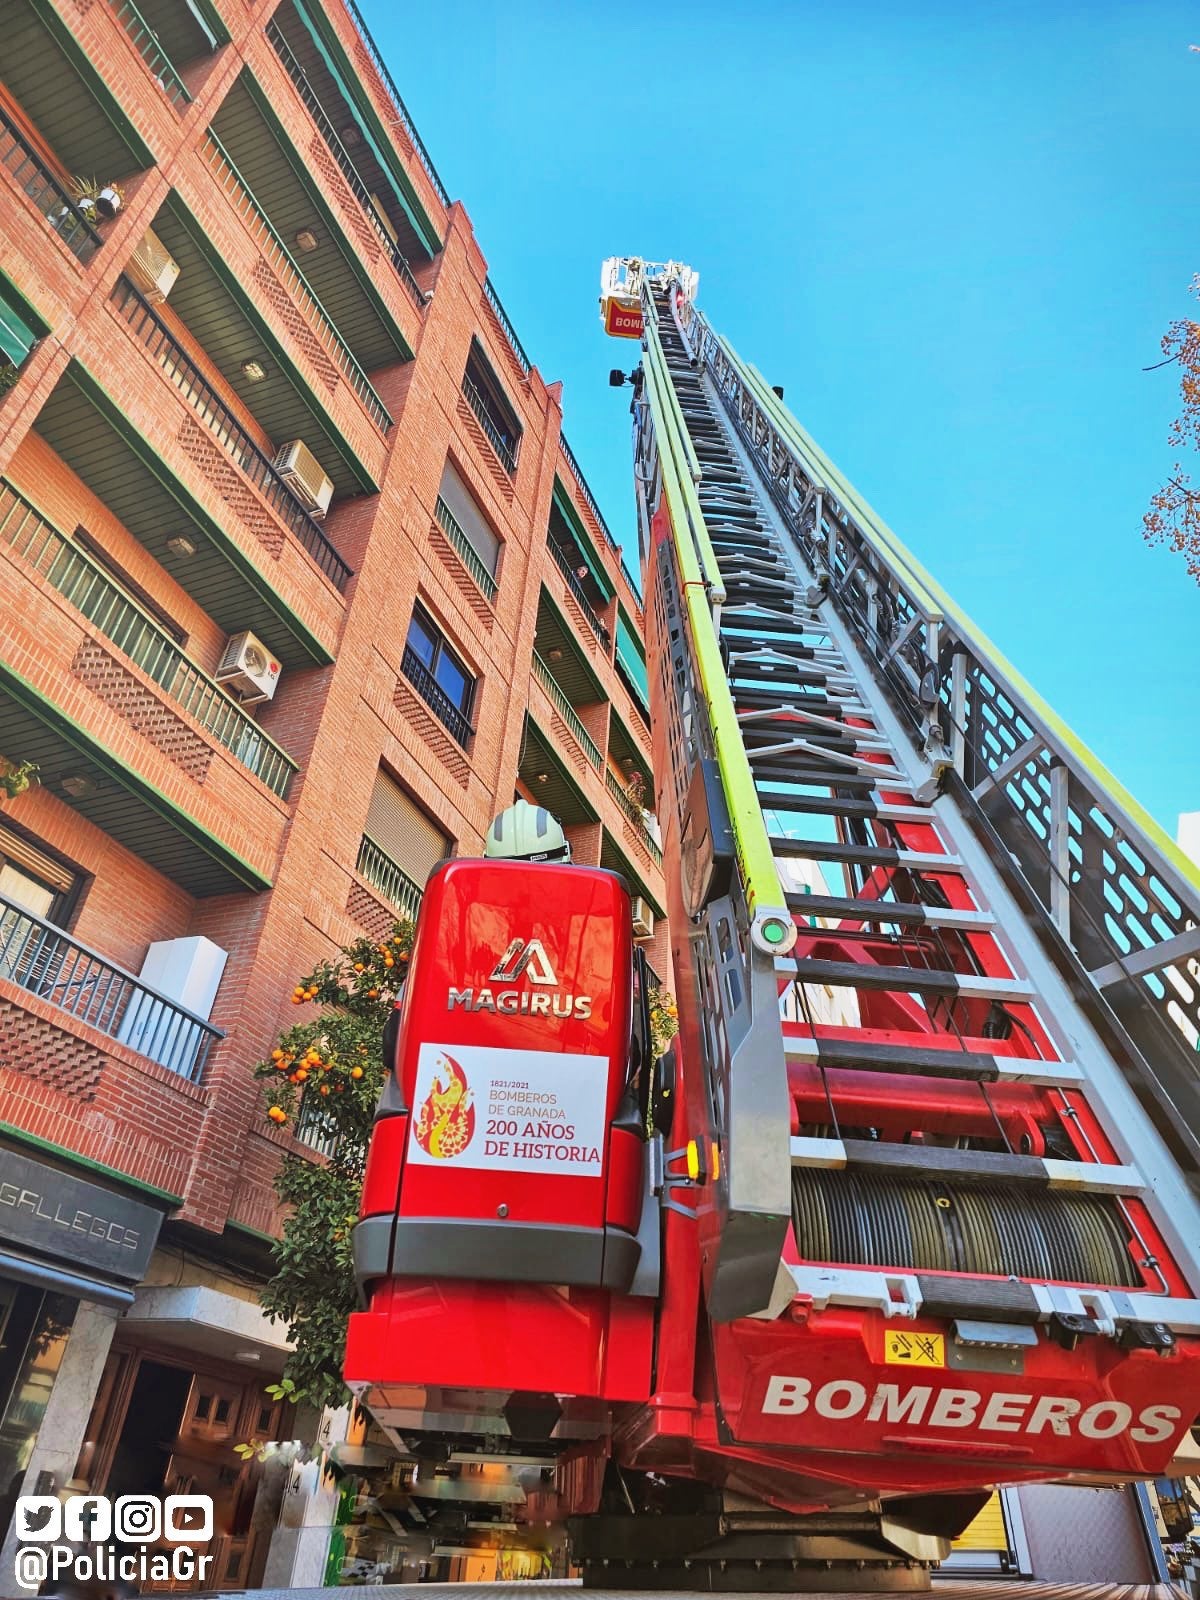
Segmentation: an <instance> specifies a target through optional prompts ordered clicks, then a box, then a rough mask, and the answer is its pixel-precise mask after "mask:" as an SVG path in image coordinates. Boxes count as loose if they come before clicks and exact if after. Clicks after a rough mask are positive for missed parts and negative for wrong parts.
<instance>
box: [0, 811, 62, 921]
mask: <svg viewBox="0 0 1200 1600" xmlns="http://www.w3.org/2000/svg"><path fill="white" fill-rule="evenodd" d="M75 884H76V877H75V874H74V873H73V872H71V871H70V870H69V869H68V868H67V867H65V866H64V865H63V864H62V863H61V862H59V861H56V860H55V859H54V857H53V856H50V855H47V854H46V853H45V852H44V851H42V850H39V849H38V848H37V846H36V845H33V844H30V843H29V841H28V840H26V839H25V838H23V837H22V836H21V835H20V834H18V833H16V832H14V831H13V830H12V829H11V828H7V827H3V826H0V901H7V902H8V904H9V905H10V906H16V907H18V908H19V909H20V910H21V911H28V912H29V913H31V914H32V915H33V916H35V917H42V918H45V919H46V920H47V921H56V920H57V921H62V920H63V916H64V913H65V911H66V909H67V906H68V904H69V902H70V900H71V898H72V891H73V890H74V888H75ZM4 909H5V908H4V907H3V906H0V912H2V911H3V910H4Z"/></svg>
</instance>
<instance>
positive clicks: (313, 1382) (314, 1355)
mask: <svg viewBox="0 0 1200 1600" xmlns="http://www.w3.org/2000/svg"><path fill="white" fill-rule="evenodd" d="M412 933H413V927H412V923H411V922H407V921H406V922H398V923H396V924H395V926H394V927H393V929H392V931H391V933H390V934H389V935H388V937H387V938H386V939H384V940H371V939H365V938H364V939H359V940H356V941H355V942H354V943H353V944H350V945H347V946H345V948H344V949H342V950H341V951H340V952H339V953H338V955H337V956H336V957H335V958H334V959H333V960H332V961H326V962H322V963H321V964H320V965H319V966H318V967H316V968H314V970H313V971H312V972H310V973H309V974H308V975H307V977H304V978H301V980H300V981H299V983H297V985H296V987H295V989H294V990H293V991H292V997H291V998H292V1004H293V1005H295V1006H296V1007H297V1008H300V1009H301V1011H302V1018H301V1020H300V1021H298V1022H297V1023H296V1024H295V1026H293V1027H291V1028H288V1029H286V1030H285V1031H284V1033H283V1034H282V1035H281V1037H280V1040H279V1043H278V1045H276V1047H275V1049H274V1050H273V1051H272V1052H271V1055H270V1057H269V1058H268V1059H267V1060H265V1061H260V1062H259V1064H258V1065H257V1067H256V1068H255V1069H254V1070H255V1076H256V1077H258V1078H259V1079H261V1080H262V1084H263V1090H264V1097H265V1101H266V1104H265V1112H266V1115H267V1117H268V1119H269V1120H270V1121H271V1122H272V1123H274V1124H275V1125H276V1126H277V1127H281V1128H292V1129H295V1130H298V1131H299V1133H300V1135H301V1139H302V1140H303V1141H304V1142H305V1143H307V1144H309V1145H311V1146H313V1147H315V1149H316V1150H318V1151H320V1152H323V1158H322V1156H321V1155H314V1154H300V1153H299V1152H291V1151H289V1152H288V1153H287V1154H285V1156H284V1158H283V1162H282V1164H281V1166H280V1169H279V1174H278V1176H277V1178H276V1182H275V1188H276V1192H277V1194H278V1195H279V1197H280V1199H281V1200H283V1201H285V1202H286V1203H287V1206H288V1208H289V1210H288V1215H287V1220H286V1221H285V1223H284V1227H283V1236H282V1238H281V1239H279V1240H278V1241H277V1242H276V1244H275V1246H274V1256H275V1263H274V1264H275V1272H274V1276H273V1277H272V1278H271V1281H270V1282H269V1283H268V1284H267V1287H266V1289H265V1290H264V1292H263V1295H262V1307H263V1310H264V1311H265V1312H266V1313H267V1315H268V1316H269V1317H270V1318H271V1319H272V1320H273V1321H277V1322H285V1323H286V1324H287V1328H288V1335H289V1337H290V1339H291V1342H292V1351H291V1353H290V1355H289V1356H288V1359H287V1365H286V1367H285V1368H284V1374H283V1377H284V1382H285V1384H286V1386H287V1393H288V1396H289V1398H292V1399H295V1400H302V1401H306V1402H308V1403H309V1404H311V1405H315V1406H322V1405H334V1406H336V1405H340V1404H341V1403H342V1401H343V1400H344V1398H345V1390H344V1388H343V1385H342V1356H343V1352H344V1349H345V1342H346V1322H347V1319H348V1318H349V1316H350V1313H351V1311H353V1309H354V1303H355V1302H354V1270H353V1260H352V1257H351V1249H350V1231H351V1229H352V1228H353V1226H354V1223H355V1222H356V1221H357V1218H358V1203H359V1196H360V1194H361V1191H362V1181H363V1171H364V1167H365V1165H366V1155H367V1143H368V1141H369V1139H370V1136H371V1124H372V1121H373V1118H374V1113H375V1105H376V1102H377V1100H378V1098H379V1091H380V1088H381V1086H382V1083H383V1073H384V1068H383V1055H382V1038H383V1029H384V1024H385V1023H386V1021H387V1017H388V1013H389V1012H390V1011H391V1009H392V1005H393V1002H394V1001H395V999H396V996H397V994H398V992H399V989H400V986H401V984H402V983H403V981H404V974H405V972H406V971H407V967H408V958H409V952H410V950H411V947H412Z"/></svg>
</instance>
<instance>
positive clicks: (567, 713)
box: [533, 650, 603, 772]
mask: <svg viewBox="0 0 1200 1600" xmlns="http://www.w3.org/2000/svg"><path fill="white" fill-rule="evenodd" d="M533 675H534V677H535V678H536V679H537V681H538V682H539V683H540V684H541V686H542V688H543V689H544V690H545V691H546V693H547V694H548V695H549V696H550V699H551V700H552V701H553V703H554V709H555V710H556V711H557V712H558V714H559V716H560V717H561V718H562V719H563V721H564V722H565V723H566V725H567V727H568V728H570V730H571V732H572V733H573V734H574V735H575V738H576V740H577V742H578V744H579V747H580V749H581V750H582V751H583V753H584V755H585V756H586V757H587V758H588V760H589V761H590V762H591V764H592V765H593V766H594V767H595V769H596V771H597V772H599V770H600V763H601V760H602V759H603V758H602V757H601V755H600V751H599V748H598V746H597V745H596V742H595V740H594V739H593V738H592V736H591V734H590V733H589V732H588V731H587V729H586V728H585V727H584V725H583V723H582V722H580V720H579V717H578V714H577V713H576V711H575V708H574V706H573V705H572V704H571V702H570V701H569V700H568V699H567V697H566V695H565V694H564V693H563V692H562V690H561V689H560V688H559V686H558V684H557V683H555V681H554V674H553V673H552V672H551V671H550V668H549V667H548V666H547V665H546V663H545V662H544V661H543V660H542V658H541V656H539V655H538V653H537V651H536V650H535V651H534V652H533Z"/></svg>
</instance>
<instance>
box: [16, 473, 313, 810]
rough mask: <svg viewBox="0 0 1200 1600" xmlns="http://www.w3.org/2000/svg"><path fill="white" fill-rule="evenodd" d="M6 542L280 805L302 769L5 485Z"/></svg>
mask: <svg viewBox="0 0 1200 1600" xmlns="http://www.w3.org/2000/svg"><path fill="white" fill-rule="evenodd" d="M0 544H3V545H6V546H7V547H8V549H9V550H11V551H12V552H13V554H14V555H17V556H19V557H21V558H22V559H23V560H24V561H26V562H27V563H28V564H29V565H30V566H31V567H32V568H33V569H34V571H36V572H39V573H40V574H41V575H42V577H44V578H45V580H46V582H47V583H48V584H49V585H50V586H51V587H52V588H54V589H56V590H57V591H58V593H59V594H60V595H62V597H63V598H64V599H65V600H66V601H67V602H68V604H70V605H71V606H73V607H74V608H75V610H76V611H78V612H79V613H80V615H81V616H83V617H86V619H87V620H88V621H89V622H90V623H92V625H93V626H94V627H95V629H96V631H97V632H98V633H99V634H101V635H102V636H103V637H104V638H106V639H108V640H110V641H111V642H112V643H113V644H115V645H116V647H117V649H118V650H120V651H121V653H122V654H123V655H124V656H126V657H127V658H128V659H129V660H130V661H132V662H133V663H134V665H135V666H138V667H140V668H141V670H142V671H143V672H144V673H145V674H146V676H147V677H148V678H150V679H151V680H152V681H153V682H154V683H156V684H157V685H158V686H159V688H160V689H162V691H163V693H164V694H165V695H166V696H167V697H168V698H169V699H171V700H173V701H174V702H175V704H176V705H177V706H179V708H180V709H181V710H182V711H184V712H186V714H187V715H188V716H189V717H191V718H192V719H193V720H194V721H195V722H197V723H199V725H200V726H201V727H202V728H203V729H204V731H205V732H206V733H208V734H209V735H210V736H211V737H212V738H213V739H215V740H216V741H217V743H218V744H220V745H222V746H224V748H225V749H226V750H228V751H229V752H230V754H231V755H232V756H233V757H234V758H235V760H237V761H239V762H241V764H242V766H244V767H245V768H246V770H247V771H248V772H251V773H253V774H254V776H255V777H256V778H258V779H259V780H260V782H262V783H264V784H266V786H267V788H268V789H270V790H271V792H272V793H273V794H276V795H278V796H279V797H280V799H285V798H286V797H287V792H288V789H289V787H290V785H291V781H292V778H293V776H294V774H295V772H296V763H295V762H294V761H293V760H292V759H291V757H290V756H288V755H286V754H285V753H284V751H282V750H281V749H280V748H279V746H278V745H277V744H276V743H275V742H274V740H273V739H270V738H269V737H268V736H267V735H266V734H265V733H264V732H263V730H262V729H261V728H260V727H259V726H258V724H257V723H256V722H255V721H254V719H253V718H252V717H249V716H247V714H246V713H245V712H244V711H243V710H242V708H241V707H240V706H239V705H238V704H237V702H236V701H235V700H233V699H231V698H230V696H229V695H228V694H226V692H225V690H224V689H222V688H221V687H220V685H219V684H217V683H215V682H214V681H213V679H212V678H210V677H209V676H208V675H207V673H204V672H202V671H201V670H200V668H199V667H197V666H194V665H193V664H192V662H190V661H188V660H187V658H186V657H185V656H184V654H183V652H182V650H180V648H179V646H178V645H177V644H176V643H175V642H174V640H173V639H171V638H170V636H169V635H168V634H167V633H165V632H164V631H163V629H162V628H160V627H159V626H158V624H157V623H156V622H153V621H152V620H151V619H150V617H148V616H147V615H146V613H145V612H144V611H142V609H141V608H140V607H139V606H137V605H135V604H134V602H133V601H132V600H130V599H129V598H128V596H126V595H125V594H123V593H122V592H121V590H120V589H118V587H117V586H116V584H115V583H113V582H112V581H111V579H109V577H108V576H107V575H106V574H105V573H104V572H103V571H102V570H101V568H100V567H98V566H97V565H96V563H95V562H94V561H92V560H91V558H90V557H89V556H87V555H86V554H85V553H84V552H83V551H82V550H81V549H80V548H79V547H78V546H77V545H74V544H72V543H71V542H70V540H68V539H66V538H64V537H63V535H62V534H61V533H59V532H58V530H57V529H56V528H53V527H51V525H50V524H49V523H48V522H47V521H46V520H45V518H44V517H42V516H41V515H39V513H38V512H37V511H35V510H34V508H33V507H32V506H31V505H30V504H29V502H28V501H27V500H25V499H23V498H22V496H21V495H19V494H18V493H17V491H16V490H15V489H14V488H13V487H12V485H11V484H9V483H7V482H5V481H4V480H3V479H0Z"/></svg>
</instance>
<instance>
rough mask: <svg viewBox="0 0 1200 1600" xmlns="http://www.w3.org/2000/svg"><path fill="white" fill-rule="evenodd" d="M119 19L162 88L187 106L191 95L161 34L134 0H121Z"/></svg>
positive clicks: (175, 101)
mask: <svg viewBox="0 0 1200 1600" xmlns="http://www.w3.org/2000/svg"><path fill="white" fill-rule="evenodd" d="M117 21H118V22H119V23H120V24H121V26H122V27H123V28H124V29H125V32H126V33H127V34H128V35H129V37H130V38H131V39H132V40H133V45H134V49H135V50H136V51H137V53H138V55H140V56H141V58H142V60H143V61H144V62H145V63H146V65H147V66H148V67H149V68H150V71H151V72H152V73H153V74H154V76H155V78H156V79H157V81H158V86H159V88H160V89H161V90H162V92H163V93H164V94H165V95H166V97H167V99H168V100H169V101H170V102H171V104H172V105H173V106H174V107H175V108H176V110H178V109H179V108H180V107H181V106H186V105H187V104H188V103H189V102H190V100H191V98H192V97H191V95H190V94H189V93H188V92H187V89H186V88H185V87H184V83H183V79H182V78H181V77H180V76H179V74H178V73H177V72H176V71H175V68H174V66H173V64H172V62H171V58H170V56H169V55H168V54H167V52H166V51H165V50H164V49H163V47H162V45H161V44H160V43H159V41H158V35H157V34H156V33H155V31H154V29H153V28H152V27H151V26H150V24H149V23H148V22H147V21H146V19H145V17H144V16H143V15H142V13H141V12H140V11H139V10H138V8H137V7H136V6H135V5H134V3H133V0H119V4H118V6H117Z"/></svg>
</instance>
